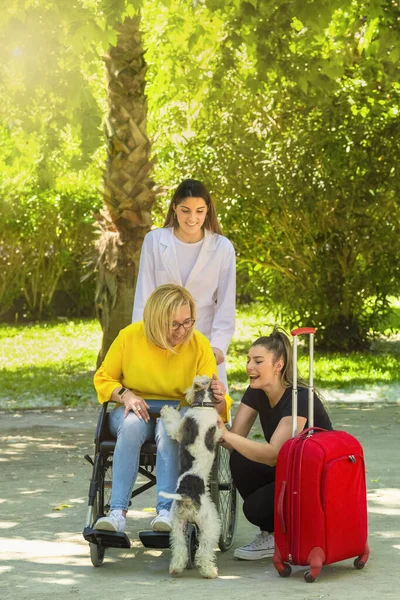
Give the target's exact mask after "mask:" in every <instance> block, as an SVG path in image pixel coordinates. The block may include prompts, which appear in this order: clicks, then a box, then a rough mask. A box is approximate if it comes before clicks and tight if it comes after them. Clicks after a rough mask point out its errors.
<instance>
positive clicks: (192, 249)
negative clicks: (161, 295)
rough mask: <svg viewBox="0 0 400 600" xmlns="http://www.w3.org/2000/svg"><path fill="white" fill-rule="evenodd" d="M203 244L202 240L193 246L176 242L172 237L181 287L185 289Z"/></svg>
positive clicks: (179, 241) (175, 238)
mask: <svg viewBox="0 0 400 600" xmlns="http://www.w3.org/2000/svg"><path fill="white" fill-rule="evenodd" d="M203 242H204V238H203V239H202V240H200V241H199V242H195V243H194V244H187V243H186V242H181V240H178V238H177V237H176V236H175V235H174V244H175V251H176V258H177V259H178V266H179V272H180V275H181V280H182V285H183V287H185V285H186V282H187V280H188V278H189V275H190V273H191V272H192V269H193V267H194V265H195V264H196V261H197V259H198V257H199V254H200V250H201V247H202V245H203Z"/></svg>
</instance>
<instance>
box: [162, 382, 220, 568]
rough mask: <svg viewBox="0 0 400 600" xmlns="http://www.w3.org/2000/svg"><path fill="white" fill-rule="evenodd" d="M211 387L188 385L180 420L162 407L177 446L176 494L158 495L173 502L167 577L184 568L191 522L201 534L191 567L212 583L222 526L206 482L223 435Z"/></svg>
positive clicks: (170, 434) (202, 384) (197, 383)
mask: <svg viewBox="0 0 400 600" xmlns="http://www.w3.org/2000/svg"><path fill="white" fill-rule="evenodd" d="M210 383H211V379H210V378H209V377H207V376H206V375H201V376H197V377H195V378H194V380H193V384H192V387H191V388H189V389H188V390H186V392H185V397H186V400H187V403H188V404H189V405H190V408H189V409H188V410H187V412H186V413H185V415H184V416H183V418H181V416H180V414H179V412H178V411H177V410H175V409H174V408H172V407H168V406H164V407H163V408H162V409H161V417H162V418H163V419H164V422H165V427H166V430H167V433H168V434H169V436H170V437H171V438H172V439H175V440H177V441H178V442H179V444H180V446H179V459H180V472H179V478H178V484H177V490H176V493H175V494H168V493H166V492H161V495H162V496H163V497H165V498H173V500H174V502H173V504H172V508H171V511H172V513H171V515H172V530H171V548H172V557H171V562H170V566H169V572H170V574H171V575H178V574H179V573H181V572H182V571H183V570H184V568H185V567H186V564H187V562H188V558H189V557H188V548H187V543H186V535H185V528H186V524H187V523H194V524H196V525H197V527H198V531H199V539H198V548H197V550H196V555H195V564H196V566H197V567H198V569H199V571H200V574H201V575H202V576H203V577H205V578H207V579H214V578H215V577H217V576H218V570H217V567H216V564H215V562H216V556H215V547H216V545H217V544H218V540H219V536H220V533H221V522H220V519H219V515H218V511H217V509H216V506H215V504H214V502H213V501H212V500H211V497H210V493H209V489H208V481H209V478H210V473H211V468H212V465H213V462H214V457H215V448H216V444H217V442H218V440H219V438H220V437H221V432H220V430H219V428H218V426H217V418H218V413H217V411H216V410H215V408H214V398H213V395H212V391H211V389H210Z"/></svg>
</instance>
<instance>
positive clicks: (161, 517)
mask: <svg viewBox="0 0 400 600" xmlns="http://www.w3.org/2000/svg"><path fill="white" fill-rule="evenodd" d="M151 527H152V529H153V531H171V528H172V519H171V513H170V512H169V510H165V508H163V509H161V510H160V512H159V513H158V515H157V516H156V517H155V518H154V519H153V520H152V522H151Z"/></svg>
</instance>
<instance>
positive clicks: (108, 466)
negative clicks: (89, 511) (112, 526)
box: [92, 457, 112, 527]
mask: <svg viewBox="0 0 400 600" xmlns="http://www.w3.org/2000/svg"><path fill="white" fill-rule="evenodd" d="M99 479H100V481H99V486H98V488H97V491H96V498H95V500H94V504H93V523H92V527H93V526H94V524H95V523H96V521H97V519H99V518H100V517H106V516H107V515H108V513H109V512H110V506H111V488H112V460H111V459H110V458H108V457H107V458H105V460H104V465H103V476H102V477H100V478H99Z"/></svg>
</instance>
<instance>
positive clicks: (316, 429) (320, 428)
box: [299, 427, 328, 435]
mask: <svg viewBox="0 0 400 600" xmlns="http://www.w3.org/2000/svg"><path fill="white" fill-rule="evenodd" d="M310 431H328V429H323V428H322V427H307V429H303V431H300V433H299V435H308V434H309V433H310Z"/></svg>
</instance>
